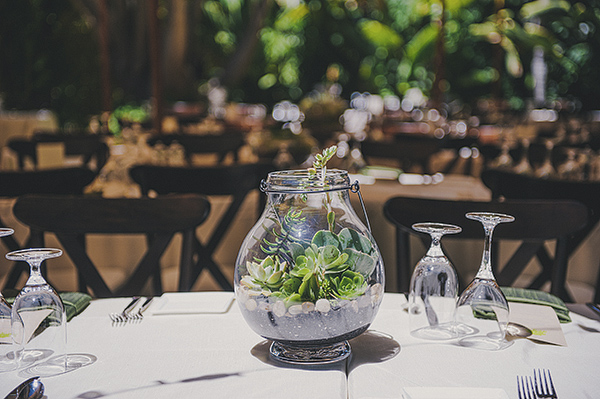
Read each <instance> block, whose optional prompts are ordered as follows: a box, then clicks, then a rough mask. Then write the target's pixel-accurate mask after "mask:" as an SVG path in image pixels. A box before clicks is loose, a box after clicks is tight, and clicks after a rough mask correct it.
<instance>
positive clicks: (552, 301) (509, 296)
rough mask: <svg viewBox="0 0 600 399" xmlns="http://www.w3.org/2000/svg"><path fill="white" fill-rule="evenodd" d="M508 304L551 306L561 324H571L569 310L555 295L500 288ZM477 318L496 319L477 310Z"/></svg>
mask: <svg viewBox="0 0 600 399" xmlns="http://www.w3.org/2000/svg"><path fill="white" fill-rule="evenodd" d="M500 289H501V290H502V292H503V293H504V296H505V297H506V300H507V301H508V302H521V303H530V304H533V305H544V306H550V307H551V308H552V309H554V311H555V312H556V316H557V317H558V320H559V321H560V322H561V323H570V322H571V317H570V316H569V309H568V308H567V305H565V303H564V302H563V301H562V299H560V298H558V297H557V296H555V295H552V294H550V293H548V292H544V291H538V290H532V289H527V288H515V287H500ZM474 312H475V317H478V318H482V319H494V318H495V317H496V316H495V314H494V313H493V312H486V311H484V310H481V309H476V310H475V311H474Z"/></svg>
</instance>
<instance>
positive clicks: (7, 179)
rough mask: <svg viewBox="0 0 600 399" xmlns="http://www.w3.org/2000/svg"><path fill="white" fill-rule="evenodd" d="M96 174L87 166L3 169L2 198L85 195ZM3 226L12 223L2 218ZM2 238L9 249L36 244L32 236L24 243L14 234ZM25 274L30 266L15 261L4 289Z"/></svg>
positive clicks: (0, 174) (14, 283)
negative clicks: (23, 169) (33, 242)
mask: <svg viewBox="0 0 600 399" xmlns="http://www.w3.org/2000/svg"><path fill="white" fill-rule="evenodd" d="M94 177H95V174H94V172H92V171H91V170H89V169H87V168H63V169H48V170H35V171H2V172H0V197H8V198H13V197H18V196H20V195H25V194H56V195H76V194H83V190H84V188H85V187H86V186H87V185H88V184H90V183H91V182H92V180H94ZM0 227H11V226H6V223H5V222H4V221H2V220H1V219H0ZM0 240H2V242H3V244H4V245H5V246H6V247H7V248H8V250H9V251H16V250H17V249H21V248H23V246H32V243H31V239H30V237H28V238H27V239H26V240H25V241H24V242H23V244H21V243H18V242H17V241H16V240H15V238H14V237H13V236H6V237H1V238H0ZM23 273H25V274H27V273H29V268H28V267H27V265H25V264H24V263H18V262H17V263H14V264H13V266H12V268H11V270H10V271H9V272H8V277H7V279H6V280H5V283H4V287H3V288H15V286H16V284H17V282H18V281H19V277H20V276H21V274H23ZM44 273H45V270H44Z"/></svg>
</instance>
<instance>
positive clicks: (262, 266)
mask: <svg viewBox="0 0 600 399" xmlns="http://www.w3.org/2000/svg"><path fill="white" fill-rule="evenodd" d="M246 269H247V270H248V274H247V275H246V276H244V277H243V278H242V280H241V284H242V285H245V286H246V287H248V288H251V289H265V288H266V289H269V290H272V291H275V290H278V289H279V288H280V287H281V285H282V284H283V282H284V281H285V277H286V275H287V273H286V269H287V262H281V261H280V260H279V258H278V257H277V256H267V257H266V258H265V259H263V260H261V261H260V263H257V262H253V261H248V262H246Z"/></svg>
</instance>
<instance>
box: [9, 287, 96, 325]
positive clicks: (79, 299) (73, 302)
mask: <svg viewBox="0 0 600 399" xmlns="http://www.w3.org/2000/svg"><path fill="white" fill-rule="evenodd" d="M58 295H59V296H60V299H61V300H62V302H63V304H64V305H65V313H66V314H67V321H70V320H71V319H72V318H73V317H75V316H77V315H78V314H80V313H81V312H83V311H84V309H85V308H87V306H88V305H89V304H90V301H91V300H92V297H91V296H90V295H88V294H85V293H83V292H61V293H59V294H58ZM14 301H15V298H14V297H10V298H6V302H8V303H10V304H11V305H12V303H13V302H14Z"/></svg>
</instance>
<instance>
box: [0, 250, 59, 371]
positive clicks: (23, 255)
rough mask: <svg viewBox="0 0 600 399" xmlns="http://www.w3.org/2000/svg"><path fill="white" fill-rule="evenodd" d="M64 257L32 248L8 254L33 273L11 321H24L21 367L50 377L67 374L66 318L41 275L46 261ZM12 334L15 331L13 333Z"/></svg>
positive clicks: (18, 339) (18, 335)
mask: <svg viewBox="0 0 600 399" xmlns="http://www.w3.org/2000/svg"><path fill="white" fill-rule="evenodd" d="M61 255H62V251H61V250H60V249H55V248H29V249H22V250H18V251H13V252H9V253H8V254H6V258H7V259H9V260H14V261H25V262H27V263H28V264H29V268H30V274H29V279H28V280H27V283H26V284H25V286H24V287H23V289H22V290H21V292H20V293H19V295H17V297H16V298H15V302H14V303H13V307H12V319H13V320H21V321H22V323H23V324H22V329H21V331H20V332H19V333H16V334H15V341H16V342H17V344H18V345H21V346H22V347H23V353H22V356H21V366H28V365H33V364H34V363H36V362H40V361H42V360H43V362H40V363H37V364H35V366H32V367H33V368H35V370H32V372H35V374H36V375H39V376H49V375H56V374H61V373H64V372H65V371H66V364H67V363H66V360H67V356H66V345H67V317H66V313H65V307H64V305H63V303H62V301H61V299H60V297H59V296H58V294H57V293H56V291H55V290H54V288H52V287H51V286H50V285H49V284H48V283H47V282H46V280H45V279H44V277H43V276H42V273H41V264H42V262H43V261H44V260H46V259H50V258H56V257H58V256H61ZM13 333H15V331H14V330H13Z"/></svg>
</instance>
